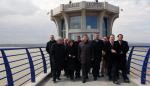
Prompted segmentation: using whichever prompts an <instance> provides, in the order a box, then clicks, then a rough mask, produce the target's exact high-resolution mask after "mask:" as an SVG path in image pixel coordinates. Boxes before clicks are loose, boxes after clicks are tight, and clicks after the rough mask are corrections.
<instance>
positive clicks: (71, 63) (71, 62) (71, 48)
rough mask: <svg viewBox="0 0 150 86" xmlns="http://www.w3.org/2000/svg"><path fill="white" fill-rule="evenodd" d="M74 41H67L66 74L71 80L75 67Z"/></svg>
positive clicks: (75, 51)
mask: <svg viewBox="0 0 150 86" xmlns="http://www.w3.org/2000/svg"><path fill="white" fill-rule="evenodd" d="M75 48H76V47H75V45H74V41H73V40H71V41H69V44H68V47H67V57H68V58H67V59H68V64H67V65H68V73H69V77H70V79H71V80H73V79H74V71H75V66H76V58H77V56H76V53H77V50H76V49H75Z"/></svg>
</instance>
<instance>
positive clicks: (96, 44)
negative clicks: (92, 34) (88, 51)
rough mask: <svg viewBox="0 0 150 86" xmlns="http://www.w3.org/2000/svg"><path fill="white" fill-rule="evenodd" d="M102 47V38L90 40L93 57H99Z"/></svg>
mask: <svg viewBox="0 0 150 86" xmlns="http://www.w3.org/2000/svg"><path fill="white" fill-rule="evenodd" d="M103 47H104V43H103V41H102V40H93V41H92V48H93V54H94V58H95V59H101V57H102V50H103Z"/></svg>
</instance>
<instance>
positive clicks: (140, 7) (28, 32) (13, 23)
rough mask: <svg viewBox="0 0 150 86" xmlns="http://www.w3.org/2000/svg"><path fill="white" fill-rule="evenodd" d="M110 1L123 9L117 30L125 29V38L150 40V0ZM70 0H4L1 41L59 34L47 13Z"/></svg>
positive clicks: (34, 39)
mask: <svg viewBox="0 0 150 86" xmlns="http://www.w3.org/2000/svg"><path fill="white" fill-rule="evenodd" d="M72 1H73V2H78V1H82V0H72ZM86 1H94V0H86ZM99 1H104V0H99ZM106 1H109V3H111V4H114V5H117V6H119V7H120V8H122V9H123V11H122V12H120V17H119V18H118V19H117V20H116V21H115V23H114V26H113V33H114V34H116V35H117V34H118V33H123V34H124V35H125V40H127V41H129V42H147V43H150V39H147V38H148V37H149V34H150V29H149V28H150V24H149V21H150V16H149V13H150V0H106ZM68 2H69V1H68V0H1V2H0V39H1V43H4V44H5V43H46V42H47V41H48V36H49V35H50V34H54V35H55V36H57V29H56V26H55V24H54V22H53V21H51V20H50V18H49V16H48V15H46V13H47V12H48V11H50V10H51V9H53V8H55V7H57V6H59V5H60V4H64V3H65V4H66V3H68ZM137 37H138V38H137Z"/></svg>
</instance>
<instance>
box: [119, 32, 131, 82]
mask: <svg viewBox="0 0 150 86" xmlns="http://www.w3.org/2000/svg"><path fill="white" fill-rule="evenodd" d="M116 42H117V46H118V54H119V66H120V67H119V69H120V70H121V71H122V76H123V79H124V82H129V78H128V77H127V65H126V64H127V60H126V54H127V52H128V50H129V46H128V42H126V41H124V40H123V35H122V34H119V35H118V40H117V41H116Z"/></svg>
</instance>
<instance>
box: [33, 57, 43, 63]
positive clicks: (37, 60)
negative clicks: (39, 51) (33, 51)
mask: <svg viewBox="0 0 150 86" xmlns="http://www.w3.org/2000/svg"><path fill="white" fill-rule="evenodd" d="M41 59H42V58H39V59H36V60H33V62H36V61H39V60H41Z"/></svg>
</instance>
